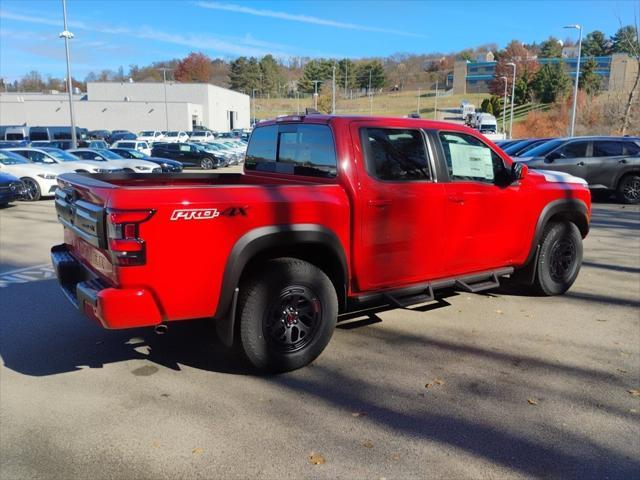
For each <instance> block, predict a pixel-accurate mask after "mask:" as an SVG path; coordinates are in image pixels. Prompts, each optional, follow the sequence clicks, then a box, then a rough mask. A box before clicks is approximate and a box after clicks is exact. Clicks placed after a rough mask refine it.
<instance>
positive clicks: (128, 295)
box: [51, 244, 162, 329]
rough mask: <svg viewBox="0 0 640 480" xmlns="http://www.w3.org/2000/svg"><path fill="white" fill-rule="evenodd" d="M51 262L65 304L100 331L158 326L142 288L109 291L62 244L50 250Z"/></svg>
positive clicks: (156, 315) (153, 306)
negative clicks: (65, 298) (96, 326)
mask: <svg viewBox="0 0 640 480" xmlns="http://www.w3.org/2000/svg"><path fill="white" fill-rule="evenodd" d="M51 261H52V263H53V267H54V269H55V272H56V276H57V277H58V281H59V282H60V287H61V288H62V291H63V293H64V294H65V296H66V297H67V298H68V299H69V301H70V302H71V303H72V304H73V305H74V306H75V307H76V308H77V309H78V310H80V311H81V312H82V313H84V314H85V315H86V316H88V317H89V318H91V319H93V320H95V321H96V322H98V323H99V324H100V325H102V326H103V327H104V328H108V329H122V328H136V327H150V326H154V325H159V324H160V323H162V315H161V314H160V309H159V308H158V305H157V304H156V302H155V300H154V298H153V296H152V295H151V293H150V292H149V291H148V290H146V289H144V288H112V287H109V286H108V285H106V284H105V283H104V282H103V281H102V280H100V279H99V278H98V277H97V276H96V275H94V274H93V273H92V272H91V271H90V270H89V269H88V268H86V267H85V266H84V265H83V264H82V263H81V262H80V261H78V260H77V259H76V258H75V257H74V256H73V255H71V253H70V252H69V247H68V246H67V245H66V244H62V245H56V246H54V247H53V248H51Z"/></svg>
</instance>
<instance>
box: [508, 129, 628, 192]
mask: <svg viewBox="0 0 640 480" xmlns="http://www.w3.org/2000/svg"><path fill="white" fill-rule="evenodd" d="M514 160H516V161H518V162H523V163H524V164H526V165H527V166H528V167H529V168H537V169H543V170H555V171H560V172H566V173H569V174H571V175H574V176H576V177H580V178H584V179H585V180H586V181H587V183H588V184H589V188H591V189H593V190H605V189H606V190H613V191H615V193H616V196H617V197H618V200H620V201H621V202H623V203H640V138H637V137H572V138H558V139H555V140H549V141H548V142H546V143H543V144H542V145H540V146H538V147H536V148H534V149H532V150H530V151H528V152H527V153H526V154H525V156H522V157H516V158H514Z"/></svg>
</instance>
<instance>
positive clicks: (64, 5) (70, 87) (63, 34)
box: [59, 0, 78, 148]
mask: <svg viewBox="0 0 640 480" xmlns="http://www.w3.org/2000/svg"><path fill="white" fill-rule="evenodd" d="M62 21H63V25H64V30H63V31H62V32H61V33H60V35H59V37H60V38H64V50H65V54H66V56H67V92H68V93H69V117H70V120H71V146H72V147H73V148H77V147H78V139H77V138H76V121H75V118H74V114H73V113H74V112H73V83H72V81H71V59H70V58H69V40H71V39H72V38H73V33H71V32H70V31H69V30H67V2H66V0H62Z"/></svg>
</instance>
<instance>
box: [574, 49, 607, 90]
mask: <svg viewBox="0 0 640 480" xmlns="http://www.w3.org/2000/svg"><path fill="white" fill-rule="evenodd" d="M597 68H598V64H597V63H596V61H595V60H594V59H593V58H590V59H589V60H587V61H586V62H585V63H583V64H582V65H581V66H580V78H579V79H578V88H580V89H581V90H584V91H585V92H586V93H587V94H588V95H597V94H598V93H600V91H601V90H602V78H601V77H600V75H598V74H597V73H596V69H597Z"/></svg>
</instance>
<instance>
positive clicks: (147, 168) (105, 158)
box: [67, 148, 162, 173]
mask: <svg viewBox="0 0 640 480" xmlns="http://www.w3.org/2000/svg"><path fill="white" fill-rule="evenodd" d="M67 151H68V152H69V153H71V154H73V155H75V156H76V157H80V158H82V159H84V160H88V161H90V162H99V163H100V164H102V165H104V166H105V167H106V168H116V169H119V170H120V171H125V172H128V173H159V172H162V168H161V167H160V166H159V165H158V164H157V163H153V162H148V161H146V160H139V159H135V158H123V157H121V156H120V155H118V154H117V153H113V152H111V151H109V150H98V149H91V148H76V149H73V150H67Z"/></svg>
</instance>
